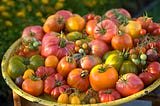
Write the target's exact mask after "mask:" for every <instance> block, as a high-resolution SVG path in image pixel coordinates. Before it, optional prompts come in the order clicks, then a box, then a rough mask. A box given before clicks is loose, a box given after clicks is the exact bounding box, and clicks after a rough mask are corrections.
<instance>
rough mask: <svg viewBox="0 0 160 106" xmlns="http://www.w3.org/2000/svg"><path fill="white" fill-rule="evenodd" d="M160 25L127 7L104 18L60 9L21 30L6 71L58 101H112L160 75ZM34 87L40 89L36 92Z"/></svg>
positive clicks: (25, 87) (29, 90)
mask: <svg viewBox="0 0 160 106" xmlns="http://www.w3.org/2000/svg"><path fill="white" fill-rule="evenodd" d="M159 36H160V24H158V23H156V22H153V20H152V19H151V18H149V17H147V16H143V17H138V18H132V17H131V15H130V13H129V12H128V11H127V10H125V9H123V8H119V9H111V10H108V11H106V13H105V14H104V15H103V16H99V15H96V14H93V13H89V14H87V15H85V16H83V17H82V16H80V15H79V14H73V13H71V12H70V11H67V10H60V11H58V12H56V13H55V14H53V15H51V16H49V17H48V18H47V20H46V21H45V23H44V24H43V26H28V27H26V28H25V29H24V30H23V33H22V43H21V44H20V46H19V47H18V48H17V51H16V53H15V54H14V56H12V57H11V58H10V60H9V65H8V68H7V72H8V74H9V75H10V77H11V78H12V79H13V80H14V81H15V83H16V84H17V85H18V86H19V87H20V88H21V89H22V90H24V91H25V92H27V93H29V94H31V95H33V96H40V95H44V94H45V95H49V96H50V97H51V98H53V99H56V100H57V102H58V103H66V104H68V103H71V104H88V103H100V102H109V101H113V100H116V99H120V98H123V97H126V96H130V95H132V94H135V93H137V92H139V91H140V90H142V89H144V88H145V87H147V86H149V85H150V84H152V83H153V82H154V81H155V80H156V79H158V78H160V63H159V62H160V37H159ZM35 91H36V92H35Z"/></svg>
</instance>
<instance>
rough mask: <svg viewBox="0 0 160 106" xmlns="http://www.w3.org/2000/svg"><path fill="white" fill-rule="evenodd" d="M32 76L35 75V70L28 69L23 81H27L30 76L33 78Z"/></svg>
mask: <svg viewBox="0 0 160 106" xmlns="http://www.w3.org/2000/svg"><path fill="white" fill-rule="evenodd" d="M32 75H34V70H32V69H27V70H26V71H25V72H24V74H23V79H27V78H28V77H29V76H32Z"/></svg>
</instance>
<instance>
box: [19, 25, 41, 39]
mask: <svg viewBox="0 0 160 106" xmlns="http://www.w3.org/2000/svg"><path fill="white" fill-rule="evenodd" d="M43 36H44V31H43V28H42V27H41V26H28V27H26V28H25V29H24V30H23V32H22V39H23V40H24V41H29V40H31V39H32V38H35V39H36V41H41V40H42V38H43Z"/></svg>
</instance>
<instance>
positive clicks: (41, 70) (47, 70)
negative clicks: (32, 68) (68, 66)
mask: <svg viewBox="0 0 160 106" xmlns="http://www.w3.org/2000/svg"><path fill="white" fill-rule="evenodd" d="M55 73H56V70H55V69H54V68H52V67H44V66H40V67H38V69H37V70H36V72H35V75H36V76H37V77H40V78H42V79H45V78H46V77H48V76H50V75H52V74H55Z"/></svg>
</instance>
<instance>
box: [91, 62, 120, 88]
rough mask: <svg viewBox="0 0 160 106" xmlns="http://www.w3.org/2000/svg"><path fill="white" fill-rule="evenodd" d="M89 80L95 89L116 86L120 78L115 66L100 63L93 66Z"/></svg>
mask: <svg viewBox="0 0 160 106" xmlns="http://www.w3.org/2000/svg"><path fill="white" fill-rule="evenodd" d="M89 80H90V85H91V87H92V88H93V89H94V90H95V91H98V90H105V89H108V88H114V87H115V85H116V82H117V80H118V72H117V70H116V69H115V68H114V67H109V66H107V65H105V64H98V65H96V66H94V67H93V68H92V70H91V72H90V76H89Z"/></svg>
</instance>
